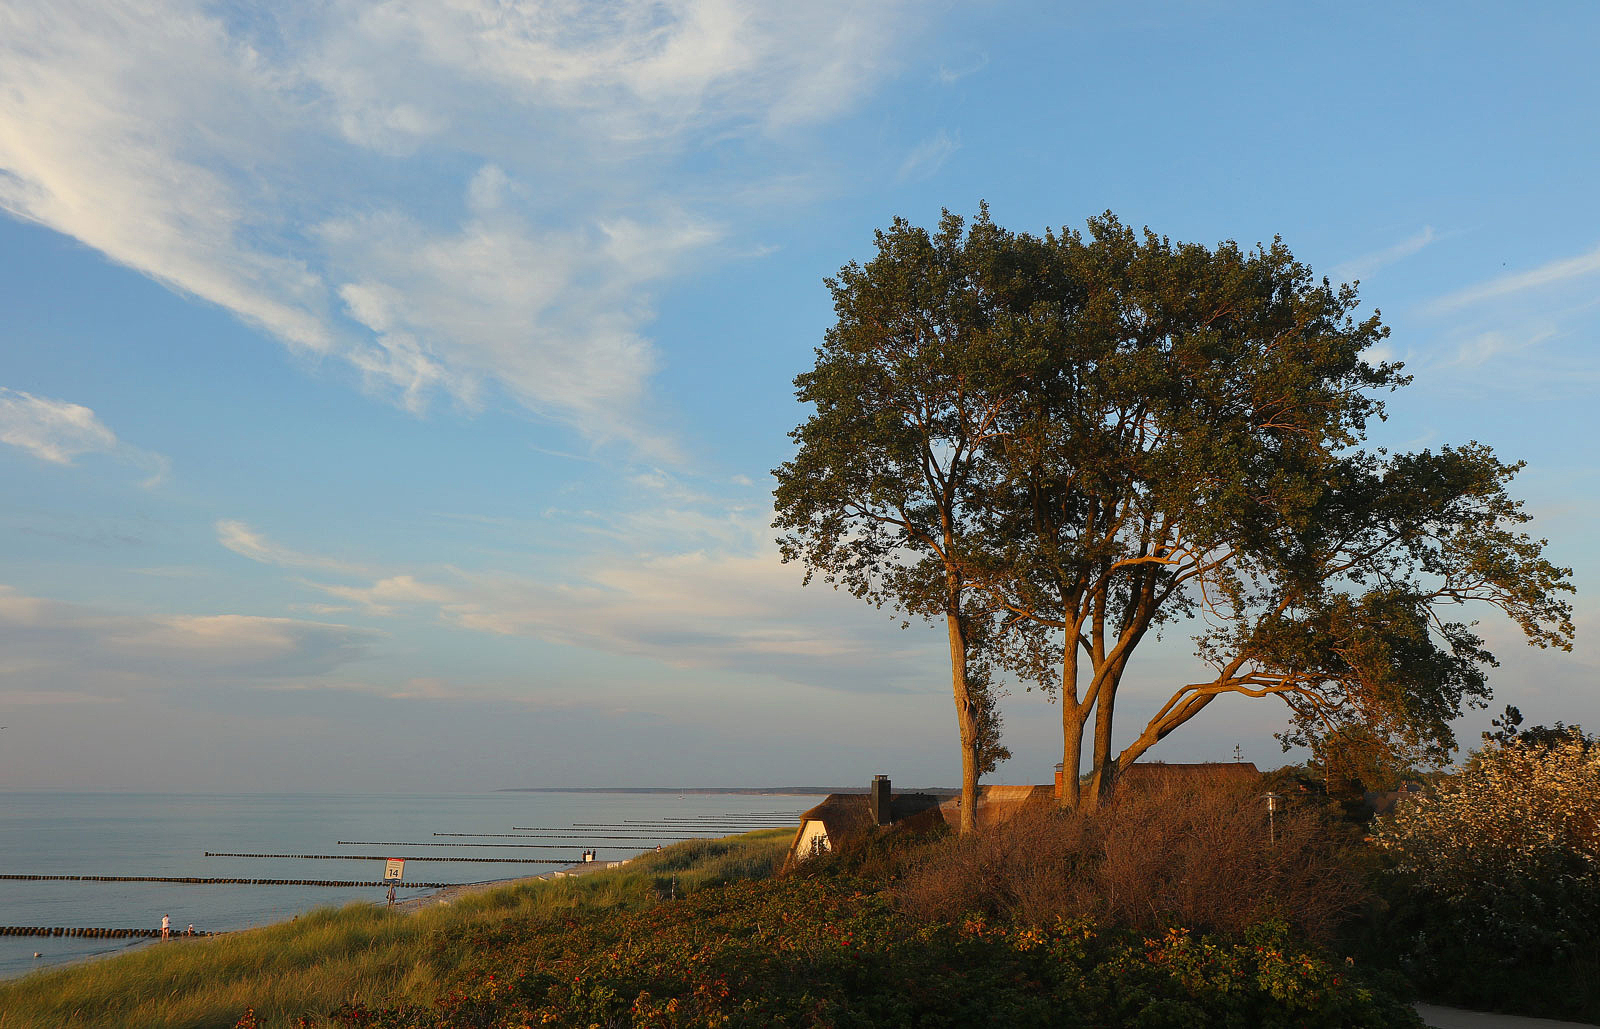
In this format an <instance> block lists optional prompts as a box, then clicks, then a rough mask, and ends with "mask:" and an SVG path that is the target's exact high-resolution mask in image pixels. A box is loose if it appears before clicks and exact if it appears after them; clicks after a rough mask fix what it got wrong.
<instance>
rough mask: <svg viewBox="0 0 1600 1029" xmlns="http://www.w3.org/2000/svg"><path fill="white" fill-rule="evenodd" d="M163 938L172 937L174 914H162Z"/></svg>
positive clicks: (168, 938)
mask: <svg viewBox="0 0 1600 1029" xmlns="http://www.w3.org/2000/svg"><path fill="white" fill-rule="evenodd" d="M161 938H162V939H163V940H170V939H172V916H171V915H162V916H161Z"/></svg>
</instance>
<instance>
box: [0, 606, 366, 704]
mask: <svg viewBox="0 0 1600 1029" xmlns="http://www.w3.org/2000/svg"><path fill="white" fill-rule="evenodd" d="M382 638H384V634H383V633H381V632H378V631H375V630H372V629H362V628H356V627H353V626H348V625H337V624H331V623H327V622H310V621H300V620H297V619H290V618H267V617H259V616H254V615H236V614H222V615H139V614H125V613H119V612H109V611H102V610H97V609H94V608H89V607H85V606H82V605H78V604H70V603H65V602H62V601H57V600H50V599H47V598H42V597H35V596H30V595H28V594H25V593H22V592H21V591H19V590H17V589H15V588H13V587H10V586H3V585H0V649H3V651H4V653H5V654H6V655H7V661H6V665H5V667H3V668H0V696H4V697H9V696H10V694H11V693H12V692H13V691H14V690H18V691H21V692H23V693H24V694H28V695H33V694H37V693H39V692H41V687H42V686H44V685H49V684H60V685H61V688H62V690H63V691H64V692H65V693H66V695H68V696H77V695H79V694H84V693H92V694H94V695H95V696H106V695H108V694H110V693H114V692H115V691H116V690H119V689H125V688H130V687H134V688H151V687H162V686H168V685H175V686H203V687H207V688H209V687H211V686H213V685H216V684H217V683H218V682H219V681H228V682H249V683H258V682H269V681H275V680H280V679H285V678H291V677H296V676H305V675H320V674H325V673H327V672H329V671H331V670H333V669H335V668H338V667H340V666H342V665H345V664H348V663H351V662H353V661H357V660H359V659H361V658H363V657H365V656H366V655H367V654H368V653H369V651H370V649H371V647H372V645H373V644H375V643H376V642H377V641H379V640H380V639H382ZM44 692H49V693H54V692H56V691H55V690H48V691H44Z"/></svg>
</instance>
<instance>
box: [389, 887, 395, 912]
mask: <svg viewBox="0 0 1600 1029" xmlns="http://www.w3.org/2000/svg"><path fill="white" fill-rule="evenodd" d="M389 906H390V907H394V883H390V884H389Z"/></svg>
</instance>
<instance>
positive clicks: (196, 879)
mask: <svg viewBox="0 0 1600 1029" xmlns="http://www.w3.org/2000/svg"><path fill="white" fill-rule="evenodd" d="M563 863H564V864H577V862H576V861H568V862H563ZM0 879H28V880H34V881H46V880H48V881H50V882H96V883H191V884H195V885H202V886H211V885H221V886H379V887H384V886H398V887H402V888H409V889H423V890H442V889H445V888H447V887H450V886H462V885H465V884H463V883H401V882H385V881H383V880H371V879H226V878H213V877H200V876H193V875H20V874H17V873H15V872H13V873H9V874H0Z"/></svg>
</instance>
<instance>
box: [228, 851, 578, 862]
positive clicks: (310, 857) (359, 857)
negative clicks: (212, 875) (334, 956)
mask: <svg viewBox="0 0 1600 1029" xmlns="http://www.w3.org/2000/svg"><path fill="white" fill-rule="evenodd" d="M206 857H231V858H293V859H295V860H297V861H386V860H389V858H388V857H387V856H386V855H383V854H223V853H220V852H217V851H211V850H208V851H206ZM395 860H399V861H448V862H450V863H451V864H458V863H463V862H468V861H471V862H475V863H477V864H482V865H576V864H581V863H582V862H583V858H581V857H575V858H480V857H408V858H396V859H395Z"/></svg>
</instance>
